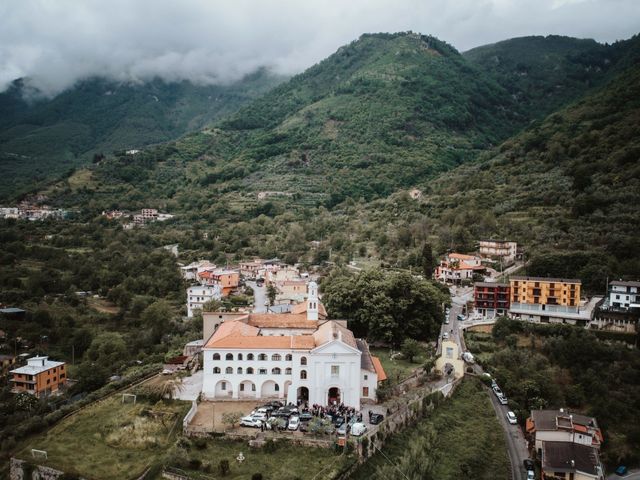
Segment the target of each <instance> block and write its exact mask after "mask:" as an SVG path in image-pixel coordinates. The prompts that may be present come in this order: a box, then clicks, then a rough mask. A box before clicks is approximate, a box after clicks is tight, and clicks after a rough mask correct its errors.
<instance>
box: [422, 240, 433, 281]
mask: <svg viewBox="0 0 640 480" xmlns="http://www.w3.org/2000/svg"><path fill="white" fill-rule="evenodd" d="M421 260H422V274H423V275H424V278H431V275H433V269H434V268H435V261H434V259H433V250H432V249H431V244H430V243H426V242H425V244H424V245H423V246H422V259H421Z"/></svg>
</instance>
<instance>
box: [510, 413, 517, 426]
mask: <svg viewBox="0 0 640 480" xmlns="http://www.w3.org/2000/svg"><path fill="white" fill-rule="evenodd" d="M507 420H508V421H509V423H510V424H511V425H515V424H516V423H518V418H517V417H516V414H515V413H513V412H511V411H509V412H507Z"/></svg>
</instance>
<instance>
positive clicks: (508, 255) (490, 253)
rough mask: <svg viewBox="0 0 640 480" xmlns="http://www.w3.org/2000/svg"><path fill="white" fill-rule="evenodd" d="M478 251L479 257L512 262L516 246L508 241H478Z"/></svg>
mask: <svg viewBox="0 0 640 480" xmlns="http://www.w3.org/2000/svg"><path fill="white" fill-rule="evenodd" d="M479 251H480V255H484V256H487V257H501V258H502V259H503V260H505V261H513V260H515V259H516V255H517V254H518V244H517V243H516V242H510V241H508V240H480V248H479Z"/></svg>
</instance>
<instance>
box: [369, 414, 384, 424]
mask: <svg viewBox="0 0 640 480" xmlns="http://www.w3.org/2000/svg"><path fill="white" fill-rule="evenodd" d="M382 420H384V415H382V414H381V413H374V414H372V415H371V417H370V418H369V423H371V425H378V424H379V423H380V422H382Z"/></svg>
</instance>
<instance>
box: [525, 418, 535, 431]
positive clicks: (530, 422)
mask: <svg viewBox="0 0 640 480" xmlns="http://www.w3.org/2000/svg"><path fill="white" fill-rule="evenodd" d="M525 430H526V431H527V433H531V432H535V430H536V424H535V423H533V418H531V417H529V418H527V423H526V425H525Z"/></svg>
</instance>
